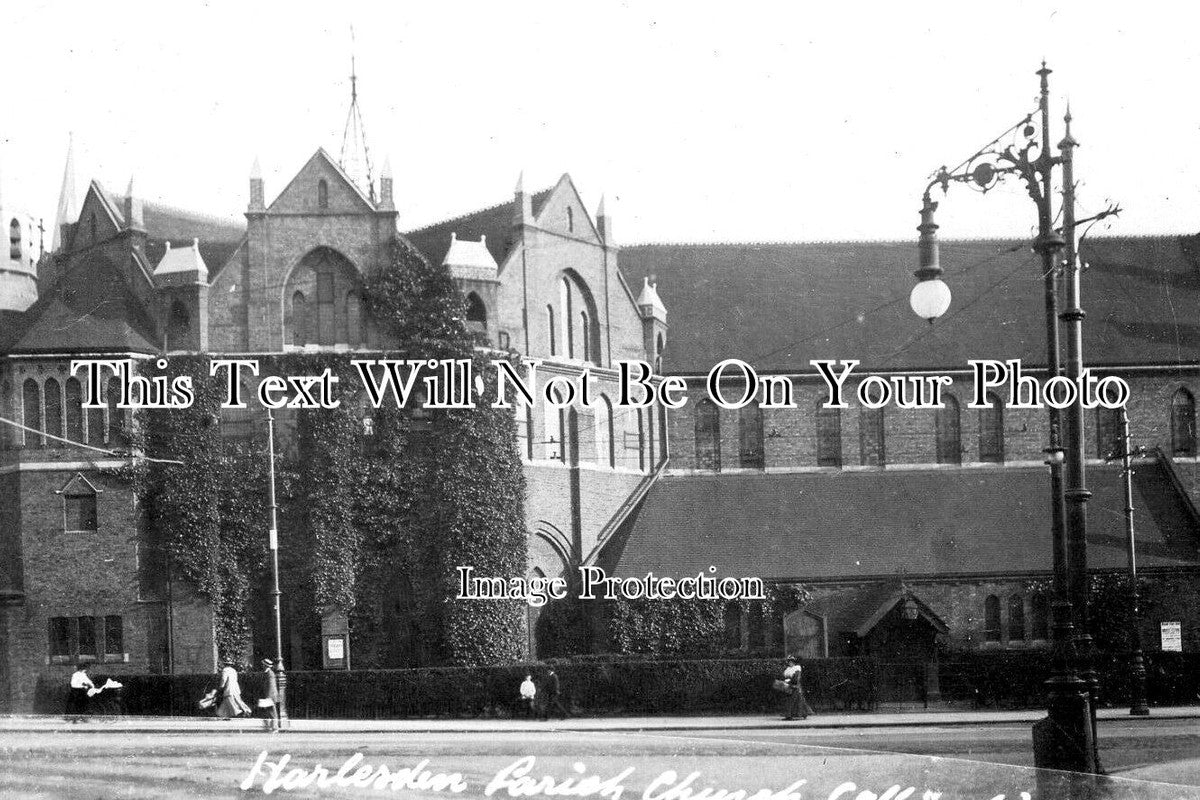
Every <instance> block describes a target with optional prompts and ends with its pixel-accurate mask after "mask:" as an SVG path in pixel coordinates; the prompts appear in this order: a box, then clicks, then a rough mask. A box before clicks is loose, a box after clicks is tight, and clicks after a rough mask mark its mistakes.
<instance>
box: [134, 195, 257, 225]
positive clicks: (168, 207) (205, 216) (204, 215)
mask: <svg viewBox="0 0 1200 800" xmlns="http://www.w3.org/2000/svg"><path fill="white" fill-rule="evenodd" d="M120 199H121V200H125V199H126V198H125V197H121V198H120ZM142 208H143V209H146V208H150V209H153V210H155V211H171V212H176V213H180V214H186V215H187V216H189V217H195V218H196V219H199V220H204V221H208V222H217V223H223V224H228V225H230V226H242V227H245V222H244V221H243V220H241V219H239V218H238V217H236V216H232V217H222V216H220V215H218V214H213V213H210V212H208V211H194V210H192V209H190V208H185V207H183V206H177V205H174V204H172V203H164V202H162V201H161V200H146V199H143V200H142Z"/></svg>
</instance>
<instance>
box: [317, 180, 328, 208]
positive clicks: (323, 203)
mask: <svg viewBox="0 0 1200 800" xmlns="http://www.w3.org/2000/svg"><path fill="white" fill-rule="evenodd" d="M317 208H329V184H328V183H326V182H325V179H324V178H322V179H321V180H319V181H318V182H317Z"/></svg>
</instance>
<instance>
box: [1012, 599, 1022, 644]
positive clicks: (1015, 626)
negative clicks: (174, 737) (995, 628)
mask: <svg viewBox="0 0 1200 800" xmlns="http://www.w3.org/2000/svg"><path fill="white" fill-rule="evenodd" d="M1008 640H1009V641H1010V642H1023V641H1025V598H1024V597H1023V596H1022V595H1019V594H1014V595H1013V596H1012V597H1010V598H1008Z"/></svg>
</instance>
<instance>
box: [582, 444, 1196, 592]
mask: <svg viewBox="0 0 1200 800" xmlns="http://www.w3.org/2000/svg"><path fill="white" fill-rule="evenodd" d="M1088 487H1089V488H1090V489H1091V490H1092V491H1093V493H1094V495H1093V497H1092V500H1091V502H1090V503H1089V504H1088V526H1089V527H1088V563H1089V566H1090V567H1092V568H1097V569H1119V568H1124V566H1125V533H1124V516H1123V509H1124V495H1123V489H1122V483H1121V476H1120V469H1119V468H1118V467H1115V466H1112V467H1109V466H1105V467H1095V468H1092V469H1089V471H1088ZM1048 488H1049V481H1048V479H1047V475H1046V472H1045V471H1044V470H1042V469H1037V468H1022V467H996V468H977V469H976V468H972V469H961V468H958V469H952V470H950V469H919V470H894V471H890V470H871V471H846V472H833V473H830V472H807V473H774V474H772V473H756V474H729V475H722V474H714V475H706V476H698V475H689V476H668V477H664V478H661V479H660V480H659V481H658V483H657V484H656V485H655V486H654V487H653V488H652V489H651V490H650V492H649V493H648V494H647V495H646V498H645V500H644V501H643V503H642V505H641V507H640V508H639V509H638V510H637V511H636V512H635V513H634V514H633V515H631V518H630V520H629V521H627V522H626V524H625V526H624V527H623V529H622V530H621V531H620V532H619V533H618V534H617V536H615V537H614V539H613V541H612V542H611V543H610V545H609V546H608V547H606V549H605V551H604V552H603V553H602V554H601V556H600V559H599V561H598V563H599V564H600V565H601V566H603V567H605V568H606V569H607V570H608V571H609V573H610V574H617V575H622V576H639V577H641V576H644V575H645V574H646V573H647V572H651V571H652V572H654V573H655V574H656V575H673V576H686V575H695V574H696V573H697V572H701V571H705V572H706V571H707V570H708V568H709V567H710V566H715V567H716V568H717V574H718V575H721V576H757V577H761V578H764V579H768V578H774V579H796V580H803V581H820V580H838V579H841V580H847V579H849V580H855V579H865V578H877V577H883V576H901V575H903V576H908V577H917V576H942V577H945V576H953V575H964V576H966V575H1010V574H1027V573H1048V572H1049V571H1050V569H1051V549H1050V544H1051V543H1050V519H1049V513H1050V504H1049V498H1048V494H1049V492H1048ZM1134 507H1135V508H1136V509H1137V511H1136V512H1135V524H1136V530H1137V537H1138V562H1139V564H1140V565H1141V566H1142V567H1143V568H1146V569H1153V568H1156V567H1189V568H1196V567H1200V521H1198V520H1197V519H1196V518H1195V517H1194V516H1192V515H1191V513H1190V512H1189V510H1188V509H1187V508H1186V507H1185V506H1184V504H1183V502H1182V501H1181V498H1180V495H1179V493H1178V491H1177V490H1176V489H1175V487H1174V485H1173V484H1172V483H1171V481H1170V480H1169V477H1168V475H1167V474H1166V472H1165V470H1164V468H1163V467H1162V466H1161V465H1159V464H1157V463H1146V464H1141V465H1139V466H1138V468H1137V469H1136V471H1135V475H1134ZM706 574H707V572H706Z"/></svg>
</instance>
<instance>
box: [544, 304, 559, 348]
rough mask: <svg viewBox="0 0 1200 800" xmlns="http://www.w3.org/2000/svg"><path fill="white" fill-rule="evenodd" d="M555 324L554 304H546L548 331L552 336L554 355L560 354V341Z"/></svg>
mask: <svg viewBox="0 0 1200 800" xmlns="http://www.w3.org/2000/svg"><path fill="white" fill-rule="evenodd" d="M555 326H556V322H555V319H554V306H551V305H548V306H546V333H547V334H548V335H549V337H550V355H552V356H556V355H558V347H557V344H558V341H557V337H556V336H555V335H554V329H555Z"/></svg>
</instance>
